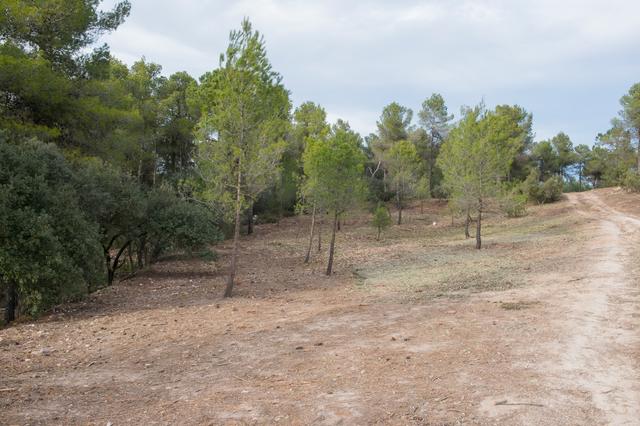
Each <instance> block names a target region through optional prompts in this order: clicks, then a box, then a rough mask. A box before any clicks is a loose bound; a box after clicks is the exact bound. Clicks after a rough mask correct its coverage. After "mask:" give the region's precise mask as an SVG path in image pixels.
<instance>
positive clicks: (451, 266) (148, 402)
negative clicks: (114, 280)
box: [0, 190, 640, 425]
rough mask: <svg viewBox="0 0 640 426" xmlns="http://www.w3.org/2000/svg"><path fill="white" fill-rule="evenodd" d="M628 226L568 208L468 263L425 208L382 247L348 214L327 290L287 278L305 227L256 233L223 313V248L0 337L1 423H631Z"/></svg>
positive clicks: (412, 213)
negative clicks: (207, 259)
mask: <svg viewBox="0 0 640 426" xmlns="http://www.w3.org/2000/svg"><path fill="white" fill-rule="evenodd" d="M639 207H640V198H639V197H638V196H635V195H630V194H627V193H624V192H621V191H616V190H598V191H591V192H586V193H576V194H569V195H568V196H566V199H565V200H563V201H561V202H558V203H555V204H550V205H544V206H539V207H531V208H530V210H529V214H528V215H527V216H526V217H523V218H519V219H509V220H507V219H503V218H500V217H497V216H492V217H490V218H489V219H488V221H487V224H486V231H485V234H486V236H485V241H486V244H485V248H484V249H483V250H481V251H476V250H474V249H473V243H472V242H471V240H465V239H464V236H463V234H462V229H461V225H460V223H459V219H458V220H457V222H456V224H455V226H451V218H450V217H449V216H447V214H446V210H445V205H444V204H441V203H439V202H435V201H433V202H431V203H429V204H428V205H427V208H426V211H425V213H424V214H421V213H420V209H419V208H418V207H414V208H412V209H410V210H409V211H407V212H406V223H405V224H403V225H401V226H394V227H392V228H391V229H390V231H389V232H388V233H387V234H386V235H384V237H383V239H382V240H381V241H380V242H376V241H375V233H374V231H373V230H372V229H371V228H370V226H369V225H368V223H367V221H368V217H367V216H365V215H356V216H353V215H352V216H351V217H348V218H347V219H346V221H345V223H344V224H343V226H342V231H341V232H340V233H339V235H338V242H337V258H336V273H335V274H334V275H333V276H332V277H325V276H324V275H323V271H324V266H325V263H324V262H325V261H326V259H325V256H324V252H325V250H324V247H323V253H322V255H319V254H317V253H315V250H314V256H313V259H312V262H311V264H310V265H304V264H303V263H302V258H303V255H304V247H305V243H306V241H307V231H306V220H307V218H290V219H286V220H283V221H281V222H280V223H279V224H271V225H260V226H258V227H257V228H256V232H255V234H254V235H253V236H249V237H244V238H243V239H242V241H241V257H240V275H239V277H238V286H237V294H236V296H235V297H234V298H233V299H230V300H229V299H224V300H223V299H221V293H222V290H223V287H224V272H225V270H224V268H225V265H226V264H227V259H226V253H227V252H228V250H229V247H228V246H227V245H226V244H222V245H221V246H220V247H218V250H219V251H220V253H221V254H222V256H221V258H220V259H219V260H217V261H216V262H211V263H207V262H205V261H202V260H193V259H191V260H185V259H179V258H174V259H166V260H165V261H163V262H161V263H159V264H157V265H155V266H153V267H152V268H151V269H150V270H148V271H145V272H143V273H140V274H139V275H138V276H136V277H135V278H133V279H130V280H127V281H123V282H121V283H119V284H117V285H115V286H113V287H111V288H108V289H106V290H103V291H101V292H98V293H95V294H94V295H92V297H91V298H90V299H89V300H87V301H85V302H82V303H79V304H75V305H70V306H65V307H61V308H60V309H59V310H58V312H57V313H55V314H53V315H51V316H49V317H46V318H43V319H42V320H39V321H37V322H35V323H28V322H24V323H21V324H18V325H16V326H15V327H12V328H8V329H4V330H1V331H0V392H2V398H1V399H0V404H1V406H0V410H1V411H2V413H3V417H4V418H5V420H6V422H7V423H8V424H14V423H16V424H38V423H50V422H51V420H52V419H53V421H54V422H55V423H61V424H102V425H104V424H107V423H109V422H110V423H111V424H114V425H118V424H154V423H181V424H185V423H188V424H203V423H211V424H220V423H225V424H273V423H276V422H282V423H287V424H309V423H316V424H339V423H341V422H344V421H347V422H349V423H351V422H355V423H360V424H363V423H367V424H372V423H390V424H425V423H428V424H441V423H452V424H456V423H465V424H487V423H509V424H533V423H537V424H558V423H563V424H581V423H616V424H624V423H632V422H633V421H635V420H637V419H638V418H639V416H640V412H639V411H638V410H640V379H638V377H640V375H639V374H638V373H639V371H640V365H639V361H638V360H639V359H640V350H639V349H638V334H637V326H638V318H640V308H638V306H640V305H639V304H638V299H639V298H640V291H639V289H638V280H637V278H634V277H637V276H638V267H637V264H638V261H637V260H638V252H637V244H638V229H640V219H637V218H636V217H635V216H633V212H634V211H638V210H637V209H638V208H639ZM325 228H326V226H325ZM324 234H325V235H323V237H324V239H325V240H326V239H327V237H326V230H325V233H324ZM323 242H326V241H323ZM613 365H615V368H612V366H613Z"/></svg>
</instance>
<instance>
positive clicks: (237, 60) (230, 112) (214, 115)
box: [197, 20, 291, 297]
mask: <svg viewBox="0 0 640 426" xmlns="http://www.w3.org/2000/svg"><path fill="white" fill-rule="evenodd" d="M201 81H202V84H201V85H200V87H199V90H198V100H199V102H200V104H201V105H202V108H203V114H202V117H201V119H200V123H199V133H200V140H201V141H202V142H201V143H200V146H199V153H198V160H197V166H198V171H199V174H200V176H201V177H202V179H203V181H204V185H205V187H206V189H205V191H204V192H205V194H204V195H206V196H208V198H210V199H211V200H213V201H215V202H218V203H220V204H221V205H223V206H224V207H225V210H226V212H227V213H228V216H229V218H230V219H232V220H233V222H234V224H235V226H234V234H233V251H232V255H231V267H230V268H229V278H228V281H227V286H226V289H225V292H224V296H225V297H231V295H232V292H233V285H234V280H235V275H236V271H237V262H238V241H239V237H240V214H241V212H242V210H243V209H245V208H247V207H250V206H251V205H252V202H253V200H255V199H256V197H257V196H258V195H259V194H260V193H261V192H262V191H264V190H265V189H267V188H268V187H269V186H270V185H271V184H272V183H273V182H274V180H275V179H276V178H277V177H278V176H279V173H280V171H279V165H280V160H281V158H282V153H283V151H284V148H285V143H284V135H285V133H286V131H287V127H288V125H289V111H290V109H291V104H290V101H289V93H288V92H287V91H286V90H285V88H284V87H283V86H282V84H281V77H280V75H279V74H278V73H276V72H275V71H273V70H272V69H271V65H270V63H269V60H268V59H267V54H266V51H265V45H264V39H263V38H262V36H261V35H260V33H258V32H257V31H254V30H253V29H252V28H251V24H250V22H249V21H248V20H244V21H243V22H242V28H241V30H239V31H232V32H231V35H230V43H229V47H228V48H227V52H226V54H224V55H222V56H221V61H220V68H218V69H217V70H215V71H213V72H210V73H207V74H205V75H204V76H203V77H202V78H201Z"/></svg>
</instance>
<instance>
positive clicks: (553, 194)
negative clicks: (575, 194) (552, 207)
mask: <svg viewBox="0 0 640 426" xmlns="http://www.w3.org/2000/svg"><path fill="white" fill-rule="evenodd" d="M563 186H564V185H563V181H562V178H561V177H560V176H552V177H550V178H549V179H547V180H545V181H544V183H543V184H542V194H543V197H544V198H543V202H545V203H553V202H555V201H558V200H560V198H561V197H562V189H563Z"/></svg>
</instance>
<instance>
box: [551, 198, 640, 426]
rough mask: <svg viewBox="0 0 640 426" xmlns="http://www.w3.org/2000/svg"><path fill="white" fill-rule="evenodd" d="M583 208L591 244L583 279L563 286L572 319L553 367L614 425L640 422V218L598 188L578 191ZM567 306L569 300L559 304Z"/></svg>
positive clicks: (577, 200) (576, 200)
mask: <svg viewBox="0 0 640 426" xmlns="http://www.w3.org/2000/svg"><path fill="white" fill-rule="evenodd" d="M570 200H571V202H572V203H573V205H574V206H575V208H576V210H577V211H578V213H579V214H581V215H584V216H586V217H587V218H589V219H592V220H593V221H594V226H593V235H592V236H591V237H590V238H589V240H588V244H587V245H586V247H585V258H586V261H585V262H579V263H578V264H584V269H582V268H581V269H582V271H581V272H580V274H579V276H577V277H576V278H574V279H578V280H581V281H583V282H582V284H581V285H579V286H578V288H576V289H575V290H577V291H574V289H572V288H569V289H567V290H565V291H563V294H562V296H561V299H565V300H566V301H567V302H566V304H565V305H564V307H565V308H566V312H567V316H566V320H562V321H559V324H558V326H559V327H564V330H565V331H564V333H563V334H564V336H565V338H563V339H562V340H560V341H559V342H558V350H559V353H561V354H562V357H561V362H560V363H559V364H558V365H557V367H556V368H555V369H550V370H549V372H550V373H555V374H557V376H558V377H557V378H558V380H559V382H561V383H566V384H568V385H574V386H575V385H578V386H580V387H581V388H582V389H584V390H585V391H586V392H588V394H589V395H590V396H591V398H592V401H593V404H594V405H595V407H597V408H598V409H599V410H600V412H601V413H602V414H603V419H604V420H605V421H606V422H607V423H609V424H629V425H633V424H635V425H637V424H640V358H639V357H638V354H639V352H638V348H639V346H640V345H639V344H640V340H639V336H640V334H639V330H638V328H637V326H638V323H639V320H638V319H639V318H640V314H639V312H640V297H639V294H640V286H639V283H640V277H638V276H637V275H633V273H632V272H633V266H634V265H633V264H632V262H633V261H634V259H637V258H638V256H637V254H638V250H639V249H640V246H639V245H640V219H637V218H635V217H632V216H629V215H626V214H623V213H621V212H618V211H616V210H614V209H613V208H610V207H608V206H607V205H606V204H605V203H604V202H603V201H602V200H601V198H600V197H599V196H598V195H597V193H595V192H587V193H581V194H571V195H570ZM558 307H562V306H558Z"/></svg>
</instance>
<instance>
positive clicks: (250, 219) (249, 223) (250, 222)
mask: <svg viewBox="0 0 640 426" xmlns="http://www.w3.org/2000/svg"><path fill="white" fill-rule="evenodd" d="M251 234H253V203H251V206H249V217H248V218H247V235H251Z"/></svg>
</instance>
